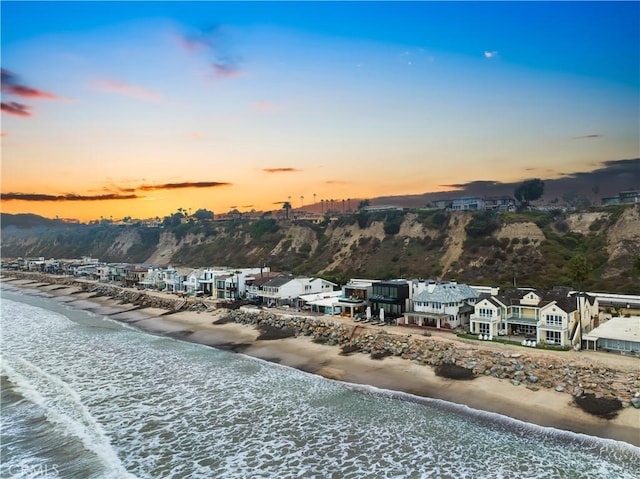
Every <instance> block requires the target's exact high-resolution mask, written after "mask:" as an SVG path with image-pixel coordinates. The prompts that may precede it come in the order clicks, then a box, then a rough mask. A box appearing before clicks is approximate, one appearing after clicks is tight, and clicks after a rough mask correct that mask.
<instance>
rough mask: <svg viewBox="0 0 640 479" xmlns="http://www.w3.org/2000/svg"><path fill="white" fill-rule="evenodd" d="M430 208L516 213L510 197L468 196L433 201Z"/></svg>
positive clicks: (515, 207)
mask: <svg viewBox="0 0 640 479" xmlns="http://www.w3.org/2000/svg"><path fill="white" fill-rule="evenodd" d="M430 206H431V208H435V209H442V210H448V211H482V210H490V211H510V212H513V211H516V209H517V207H518V202H517V201H516V200H515V199H514V198H512V197H511V196H487V197H484V198H480V197H479V196H468V197H462V198H454V199H451V200H434V201H432V202H431V203H430Z"/></svg>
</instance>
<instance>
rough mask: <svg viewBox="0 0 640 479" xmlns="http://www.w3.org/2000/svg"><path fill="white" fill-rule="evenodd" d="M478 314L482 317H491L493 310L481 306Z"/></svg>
mask: <svg viewBox="0 0 640 479" xmlns="http://www.w3.org/2000/svg"><path fill="white" fill-rule="evenodd" d="M478 316H480V317H481V318H490V317H492V316H493V310H491V309H489V308H480V309H478Z"/></svg>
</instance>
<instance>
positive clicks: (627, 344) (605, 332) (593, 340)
mask: <svg viewBox="0 0 640 479" xmlns="http://www.w3.org/2000/svg"><path fill="white" fill-rule="evenodd" d="M583 346H584V348H585V349H590V350H593V351H595V350H604V351H616V352H620V353H632V354H636V355H638V354H640V316H631V317H628V318H623V317H617V318H611V319H609V320H608V321H605V322H603V323H602V324H601V325H599V326H598V327H596V328H595V329H593V330H592V331H590V332H589V333H588V334H585V335H584V336H583Z"/></svg>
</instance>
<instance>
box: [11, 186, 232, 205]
mask: <svg viewBox="0 0 640 479" xmlns="http://www.w3.org/2000/svg"><path fill="white" fill-rule="evenodd" d="M229 185H231V183H222V182H218V181H197V182H183V183H163V184H159V185H141V186H138V187H134V188H129V187H118V186H114V185H112V186H111V188H110V189H111V190H113V189H116V190H118V191H119V192H120V193H106V194H103V195H80V194H76V193H68V194H64V195H50V194H44V193H13V192H12V193H6V194H2V195H1V199H2V200H3V201H109V200H135V199H144V198H145V197H144V196H140V195H138V194H136V191H156V190H178V189H182V188H217V187H220V186H229ZM104 191H109V188H106V187H105V188H104ZM121 193H127V194H121Z"/></svg>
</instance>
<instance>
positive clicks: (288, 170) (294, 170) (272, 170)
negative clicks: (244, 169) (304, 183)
mask: <svg viewBox="0 0 640 479" xmlns="http://www.w3.org/2000/svg"><path fill="white" fill-rule="evenodd" d="M262 171H264V172H265V173H270V174H273V173H299V172H300V171H302V170H299V169H297V168H263V169H262Z"/></svg>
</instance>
